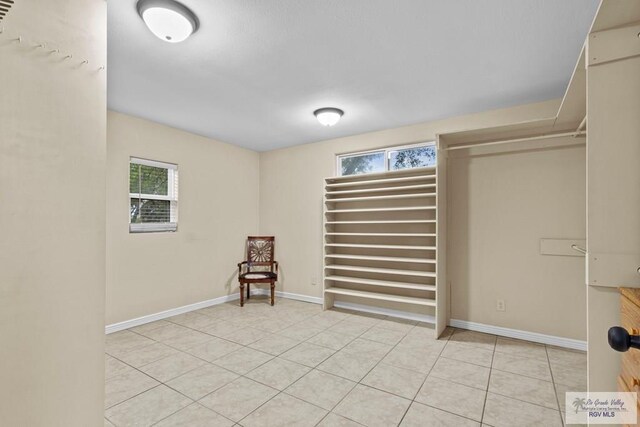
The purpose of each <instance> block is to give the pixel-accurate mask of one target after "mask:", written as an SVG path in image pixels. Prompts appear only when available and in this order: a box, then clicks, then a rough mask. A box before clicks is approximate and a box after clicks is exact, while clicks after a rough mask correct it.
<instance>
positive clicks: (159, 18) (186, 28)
mask: <svg viewBox="0 0 640 427" xmlns="http://www.w3.org/2000/svg"><path fill="white" fill-rule="evenodd" d="M138 14H139V15H140V17H141V18H142V20H143V21H144V23H145V24H147V27H149V30H151V32H152V33H153V34H154V35H155V36H156V37H158V38H159V39H161V40H164V41H166V42H169V43H180V42H181V41H184V40H186V39H187V37H189V36H190V35H191V34H193V33H194V32H196V30H197V29H198V27H199V25H200V23H199V22H198V18H197V17H196V15H195V14H194V13H193V12H192V11H191V10H190V9H188V8H187V7H186V6H184V5H183V4H181V3H178V2H177V1H174V0H140V1H139V2H138Z"/></svg>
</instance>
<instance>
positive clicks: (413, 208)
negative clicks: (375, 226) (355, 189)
mask: <svg viewBox="0 0 640 427" xmlns="http://www.w3.org/2000/svg"><path fill="white" fill-rule="evenodd" d="M435 209H436V207H435V206H404V207H400V208H362V209H330V210H328V211H326V213H328V214H331V213H357V212H402V211H429V210H435Z"/></svg>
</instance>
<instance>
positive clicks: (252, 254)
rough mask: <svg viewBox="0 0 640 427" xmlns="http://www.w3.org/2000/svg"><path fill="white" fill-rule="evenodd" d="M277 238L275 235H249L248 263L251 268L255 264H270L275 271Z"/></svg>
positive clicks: (265, 265)
mask: <svg viewBox="0 0 640 427" xmlns="http://www.w3.org/2000/svg"><path fill="white" fill-rule="evenodd" d="M275 240H276V238H275V237H274V236H249V237H247V264H248V267H249V269H251V267H255V266H261V267H267V266H268V267H269V268H270V269H271V271H273V260H274V259H275Z"/></svg>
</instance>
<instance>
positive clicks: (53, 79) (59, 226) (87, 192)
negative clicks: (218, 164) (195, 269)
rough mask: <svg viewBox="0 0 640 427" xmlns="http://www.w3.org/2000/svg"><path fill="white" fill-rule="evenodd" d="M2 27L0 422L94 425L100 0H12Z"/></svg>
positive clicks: (101, 109)
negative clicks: (45, 46)
mask: <svg viewBox="0 0 640 427" xmlns="http://www.w3.org/2000/svg"><path fill="white" fill-rule="evenodd" d="M2 26H3V27H4V31H3V33H2V34H0V62H1V63H2V66H0V82H2V89H1V92H0V235H2V245H0V265H1V266H2V267H1V268H0V337H1V344H0V384H1V385H0V424H1V425H3V426H30V427H37V426H47V427H49V426H60V427H75V426H78V427H86V426H98V425H102V424H103V416H104V415H103V411H104V292H105V282H104V276H105V249H104V248H105V226H104V222H105V214H104V212H105V190H104V188H105V181H104V174H105V151H106V136H105V130H106V123H105V122H106V79H105V77H106V73H104V72H101V71H100V72H99V71H98V66H99V65H104V64H105V61H106V2H104V1H103V0H90V1H87V0H59V1H55V2H45V1H37V2H15V6H14V7H13V9H12V10H11V12H10V13H9V15H8V17H7V18H6V19H5V20H4V22H3V23H2ZM18 36H21V37H22V43H18V42H16V41H12V39H14V38H17V37H18ZM39 43H46V45H47V49H48V50H51V49H60V52H61V54H56V53H53V54H50V53H49V52H48V51H45V50H43V49H39V48H35V47H34V46H35V45H36V44H39ZM66 54H72V55H73V58H72V59H68V60H63V59H62V55H66ZM83 59H87V60H88V61H89V65H80V63H81V61H82V60H83Z"/></svg>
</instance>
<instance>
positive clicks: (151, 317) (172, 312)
mask: <svg viewBox="0 0 640 427" xmlns="http://www.w3.org/2000/svg"><path fill="white" fill-rule="evenodd" d="M252 294H253V292H252ZM237 299H240V294H233V295H225V296H223V297H219V298H214V299H209V300H206V301H200V302H196V303H194V304H189V305H183V306H182V307H177V308H172V309H169V310H165V311H161V312H159V313H154V314H148V315H146V316H142V317H138V318H136V319H131V320H125V321H124V322H118V323H113V324H111V325H107V326H106V327H105V333H107V334H112V333H114V332H118V331H122V330H124V329H129V328H133V327H134V326H140V325H144V324H145V323H151V322H155V321H156V320H162V319H166V318H167V317H172V316H177V315H178V314H183V313H188V312H189V311H194V310H200V309H201V308H207V307H211V306H213V305H218V304H224V303H225V302H229V301H235V300H237Z"/></svg>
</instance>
